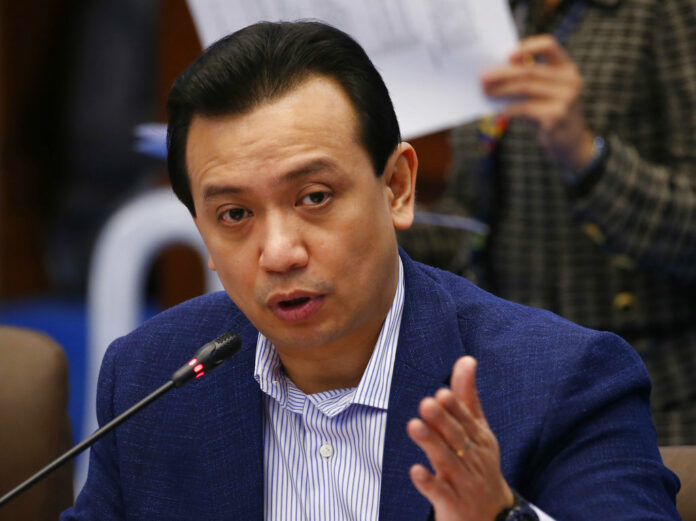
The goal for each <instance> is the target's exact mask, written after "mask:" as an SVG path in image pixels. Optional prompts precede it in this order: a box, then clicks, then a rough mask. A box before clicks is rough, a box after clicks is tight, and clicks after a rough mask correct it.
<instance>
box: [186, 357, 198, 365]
mask: <svg viewBox="0 0 696 521" xmlns="http://www.w3.org/2000/svg"><path fill="white" fill-rule="evenodd" d="M197 363H198V358H192V359H191V361H190V362H189V363H188V365H194V364H197Z"/></svg>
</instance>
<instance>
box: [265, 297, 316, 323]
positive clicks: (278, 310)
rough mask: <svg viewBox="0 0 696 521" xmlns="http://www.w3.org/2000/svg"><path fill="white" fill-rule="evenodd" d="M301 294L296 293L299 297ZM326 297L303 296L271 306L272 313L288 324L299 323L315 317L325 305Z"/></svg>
mask: <svg viewBox="0 0 696 521" xmlns="http://www.w3.org/2000/svg"><path fill="white" fill-rule="evenodd" d="M299 293H300V292H299V291H298V292H297V293H295V294H296V295H298V294H299ZM288 296H290V295H288ZM323 302H324V295H307V294H305V295H302V294H300V295H299V296H297V297H295V298H287V299H284V300H278V301H276V302H275V303H271V304H270V308H271V311H272V312H273V314H275V316H276V317H278V318H279V319H281V320H283V321H286V322H299V321H302V320H305V319H308V318H309V317H310V316H312V315H314V313H316V312H317V311H318V310H319V309H320V308H321V307H322V305H323Z"/></svg>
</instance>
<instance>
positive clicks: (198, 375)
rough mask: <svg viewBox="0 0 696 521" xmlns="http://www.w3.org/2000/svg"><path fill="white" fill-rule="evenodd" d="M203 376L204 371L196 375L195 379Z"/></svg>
mask: <svg viewBox="0 0 696 521" xmlns="http://www.w3.org/2000/svg"><path fill="white" fill-rule="evenodd" d="M204 374H205V371H201V372H200V373H198V374H197V375H196V378H200V377H201V376H203V375H204Z"/></svg>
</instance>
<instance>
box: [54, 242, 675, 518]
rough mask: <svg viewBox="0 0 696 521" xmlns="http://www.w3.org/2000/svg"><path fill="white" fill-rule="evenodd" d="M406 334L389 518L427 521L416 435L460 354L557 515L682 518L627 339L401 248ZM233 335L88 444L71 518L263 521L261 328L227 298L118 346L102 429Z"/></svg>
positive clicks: (397, 378)
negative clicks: (421, 409) (416, 467)
mask: <svg viewBox="0 0 696 521" xmlns="http://www.w3.org/2000/svg"><path fill="white" fill-rule="evenodd" d="M402 259H403V261H404V276H405V283H406V301H405V304H404V311H403V319H402V330H401V334H400V338H399V344H398V348H397V354H396V360H395V365H394V375H393V380H392V387H391V394H390V398H389V412H388V420H387V428H386V437H385V448H384V455H383V464H382V490H381V499H380V520H383V521H392V520H394V521H396V520H398V521H405V520H409V521H410V520H426V519H428V518H429V517H430V516H432V508H431V506H430V504H429V503H428V502H427V500H426V499H425V498H423V497H422V496H421V495H420V494H419V493H418V492H417V491H416V489H415V488H414V487H413V485H412V484H411V482H410V480H409V477H408V469H409V467H410V466H411V465H412V464H413V463H416V462H422V463H425V456H424V454H423V453H422V452H421V451H420V449H418V447H417V446H416V445H415V444H413V443H412V442H411V441H410V440H409V439H408V437H407V434H406V422H407V421H408V420H409V419H410V418H412V417H414V416H415V415H416V411H417V405H418V402H419V401H420V400H421V399H422V398H423V397H424V396H426V395H429V394H432V393H434V392H435V391H436V390H437V389H439V388H440V387H442V386H443V385H446V384H447V382H448V379H449V375H450V371H451V368H452V365H453V364H454V362H455V360H456V359H457V358H459V357H460V356H462V355H465V354H469V355H473V356H475V357H476V358H477V359H478V361H479V366H478V372H477V384H478V389H479V394H480V397H481V401H482V404H483V407H484V411H485V413H486V416H487V418H488V421H489V423H490V425H491V427H492V429H493V431H494V432H495V434H496V436H497V438H498V440H499V443H500V450H501V460H502V469H503V473H504V475H505V478H506V479H507V480H508V483H510V485H511V486H513V487H514V488H516V489H517V490H518V491H519V492H520V493H521V494H522V495H524V496H525V497H526V498H527V499H529V500H530V501H532V502H534V503H535V504H536V505H538V506H539V507H540V508H541V509H543V510H544V511H545V512H546V513H548V514H549V515H552V516H554V517H555V518H556V519H558V520H562V521H574V520H578V521H580V520H583V521H586V520H587V519H612V520H613V521H617V520H628V519H641V520H646V519H652V520H663V519H679V517H678V514H677V512H676V509H675V507H674V497H675V494H676V491H677V489H678V480H677V478H676V477H675V476H674V475H673V474H672V473H671V472H669V471H668V470H667V469H666V468H665V467H664V466H663V465H662V463H661V460H660V456H659V453H658V449H657V445H656V436H655V431H654V428H653V426H652V423H651V420H650V411H649V407H648V396H649V391H650V384H649V379H648V376H647V373H646V371H645V369H644V367H643V365H642V363H641V361H640V359H639V357H638V355H636V354H635V352H634V351H633V350H632V349H631V348H630V347H629V346H628V345H627V344H626V343H625V342H624V341H622V340H621V339H620V338H618V337H616V336H614V335H612V334H609V333H598V332H595V331H591V330H587V329H583V328H580V327H578V326H575V325H572V324H571V323H569V322H567V321H566V320H564V319H562V318H560V317H557V316H555V315H553V314H551V313H549V312H546V311H540V310H536V309H532V308H527V307H523V306H521V305H518V304H513V303H510V302H506V301H503V300H500V299H498V298H496V297H494V296H492V295H490V294H488V293H486V292H484V291H482V290H480V289H479V288H477V287H475V286H474V285H472V284H471V283H469V282H468V281H466V280H465V279H462V278H460V277H457V276H456V275H452V274H451V273H448V272H444V271H439V270H437V269H434V268H431V267H428V266H425V265H422V264H418V263H415V262H413V261H411V260H410V259H408V258H407V257H406V256H405V255H404V254H403V253H402ZM228 330H232V331H235V332H237V333H238V334H239V335H240V336H241V337H242V339H243V347H242V349H241V350H240V352H239V353H238V354H237V355H235V356H234V357H233V358H232V359H231V360H228V361H227V362H226V363H225V364H223V365H222V366H221V367H220V368H219V369H217V370H216V371H215V372H214V373H211V374H210V375H206V376H205V377H204V378H201V379H200V380H196V381H194V382H193V383H191V384H190V385H188V386H187V387H184V388H181V389H176V390H174V391H172V392H170V393H168V394H167V395H165V396H164V397H163V398H162V399H161V400H159V401H158V402H155V403H154V404H152V405H150V406H149V407H148V408H147V409H145V410H144V411H142V412H140V413H139V414H137V415H135V416H134V417H132V418H131V419H130V420H129V421H128V422H127V423H124V424H123V425H122V426H120V427H119V428H118V429H117V430H116V431H115V432H114V433H112V434H109V435H107V436H106V437H105V438H103V439H102V440H100V441H99V442H98V443H97V444H96V445H95V446H94V447H93V449H92V453H91V456H90V468H89V476H88V479H87V483H86V485H85V487H84V489H83V490H82V492H81V494H80V495H79V497H78V498H77V501H76V504H75V507H74V508H73V509H71V510H69V511H67V512H66V513H64V514H63V516H62V517H61V520H62V521H73V520H97V519H99V520H121V519H124V520H125V519H128V520H140V519H142V520H158V519H162V520H168V521H174V520H191V519H205V520H207V521H212V520H221V521H222V520H259V521H260V520H262V519H263V472H264V469H263V447H262V399H261V391H260V390H259V386H258V384H257V383H256V381H255V380H254V378H253V368H254V354H255V347H256V338H257V330H256V329H255V328H254V327H253V326H252V325H251V324H250V323H249V322H248V320H247V319H246V318H245V317H244V316H243V315H242V313H241V312H240V311H239V310H238V309H237V307H236V306H235V305H234V304H233V303H232V302H231V301H230V300H229V298H228V297H227V295H226V294H224V293H217V294H212V295H207V296H204V297H200V298H197V299H194V300H192V301H189V302H187V303H184V304H182V305H179V306H177V307H174V308H172V309H170V310H168V311H166V312H164V313H161V314H160V315H158V316H156V317H155V318H153V319H151V320H150V321H149V322H147V323H145V324H144V325H143V326H141V327H140V328H139V329H137V330H136V331H134V332H133V333H131V334H130V335H128V336H126V337H123V338H121V339H119V340H117V341H115V342H114V343H113V344H112V345H111V346H110V347H109V349H108V351H107V353H106V356H105V358H104V362H103V366H102V371H101V375H100V381H99V391H98V398H97V401H98V403H97V409H98V416H99V422H100V424H102V425H103V424H104V423H106V422H107V421H109V420H110V419H111V418H113V417H114V416H115V415H117V414H119V413H121V412H122V411H124V410H125V409H127V408H128V407H130V406H131V405H133V404H134V403H135V402H137V401H138V400H140V399H141V398H142V397H144V396H145V395H147V394H148V393H150V392H151V391H152V390H154V389H155V388H157V387H159V386H160V385H161V384H162V383H163V382H165V381H166V380H167V379H169V377H170V376H171V374H172V372H173V371H175V370H176V369H177V368H178V367H179V366H181V365H182V364H183V363H185V362H186V361H187V360H188V359H189V358H190V357H191V355H192V353H193V352H194V351H195V349H196V348H197V346H199V345H202V344H203V343H205V342H207V341H209V340H211V339H212V338H214V337H216V336H217V335H219V334H221V333H223V332H225V331H228Z"/></svg>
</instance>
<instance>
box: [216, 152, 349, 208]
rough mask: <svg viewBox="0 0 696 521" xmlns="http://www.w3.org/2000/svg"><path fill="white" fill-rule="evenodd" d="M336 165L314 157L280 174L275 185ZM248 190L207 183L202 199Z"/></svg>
mask: <svg viewBox="0 0 696 521" xmlns="http://www.w3.org/2000/svg"><path fill="white" fill-rule="evenodd" d="M335 169H336V165H335V164H334V163H332V162H331V161H328V160H326V159H316V160H314V161H310V162H309V163H306V164H304V165H301V166H299V167H298V168H295V169H293V170H290V171H289V172H286V173H284V174H282V175H281V176H280V177H279V179H278V181H277V182H276V184H277V185H280V184H288V183H291V182H293V181H296V180H297V179H300V178H302V177H305V176H307V175H311V174H314V173H316V172H319V171H322V170H335ZM247 191H249V190H248V189H247V188H244V187H242V186H235V185H208V186H206V187H205V189H204V190H203V199H204V200H207V199H212V198H214V197H218V196H221V195H236V194H242V193H244V192H247Z"/></svg>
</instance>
